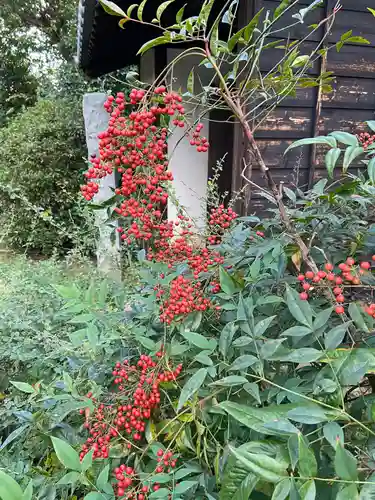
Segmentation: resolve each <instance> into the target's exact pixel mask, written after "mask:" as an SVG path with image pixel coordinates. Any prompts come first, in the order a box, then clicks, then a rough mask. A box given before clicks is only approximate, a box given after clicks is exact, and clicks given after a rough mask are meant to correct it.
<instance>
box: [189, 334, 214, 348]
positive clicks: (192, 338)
mask: <svg viewBox="0 0 375 500" xmlns="http://www.w3.org/2000/svg"><path fill="white" fill-rule="evenodd" d="M181 335H182V336H183V337H184V338H185V339H186V340H187V341H188V342H190V343H191V344H193V345H195V346H197V347H199V348H200V349H205V350H208V351H214V350H215V349H216V347H217V342H216V340H215V339H207V338H206V337H204V336H203V335H201V334H200V333H195V332H181Z"/></svg>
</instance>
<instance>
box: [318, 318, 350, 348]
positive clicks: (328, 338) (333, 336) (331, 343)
mask: <svg viewBox="0 0 375 500" xmlns="http://www.w3.org/2000/svg"><path fill="white" fill-rule="evenodd" d="M351 324H352V322H351V321H347V322H346V323H343V324H342V325H338V326H336V327H335V328H332V330H329V331H328V332H326V334H325V335H324V346H325V348H326V349H336V347H337V346H339V345H340V344H341V343H342V341H343V340H344V337H345V334H346V332H347V330H348V328H349V326H350V325H351Z"/></svg>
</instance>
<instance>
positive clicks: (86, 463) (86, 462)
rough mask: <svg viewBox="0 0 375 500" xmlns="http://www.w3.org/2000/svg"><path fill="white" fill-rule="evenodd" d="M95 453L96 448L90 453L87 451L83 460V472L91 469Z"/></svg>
mask: <svg viewBox="0 0 375 500" xmlns="http://www.w3.org/2000/svg"><path fill="white" fill-rule="evenodd" d="M93 454H94V450H90V451H89V452H88V453H86V455H85V457H84V459H83V460H82V462H81V467H82V472H86V471H87V470H89V469H90V467H92V457H93Z"/></svg>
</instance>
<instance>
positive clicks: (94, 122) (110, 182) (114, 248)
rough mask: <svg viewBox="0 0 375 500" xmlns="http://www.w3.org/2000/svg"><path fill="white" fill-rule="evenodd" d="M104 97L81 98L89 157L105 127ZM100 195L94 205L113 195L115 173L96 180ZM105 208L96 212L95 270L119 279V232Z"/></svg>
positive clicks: (97, 148)
mask: <svg viewBox="0 0 375 500" xmlns="http://www.w3.org/2000/svg"><path fill="white" fill-rule="evenodd" d="M106 99H107V96H106V95H105V94H103V93H102V92H93V93H89V94H85V95H84V96H83V116H84V120H85V130H86V143H87V149H88V154H89V156H91V155H93V154H98V152H99V141H98V134H99V133H100V132H103V131H104V130H105V129H106V128H107V126H108V113H107V112H106V111H105V109H104V107H103V105H104V103H105V101H106ZM98 183H99V186H100V188H99V192H98V193H97V194H96V195H95V197H94V199H93V202H94V203H96V204H101V203H103V202H105V201H106V200H108V199H109V198H111V197H112V196H113V189H114V188H115V185H116V184H115V174H114V173H113V174H112V175H107V176H106V177H104V178H103V179H100V180H99V181H98ZM107 220H108V214H107V209H103V210H96V211H95V223H96V225H97V227H98V231H99V236H98V242H97V263H98V268H99V270H100V271H102V272H103V273H105V274H109V275H112V276H113V277H117V278H119V277H120V251H119V250H120V245H119V237H118V233H117V232H116V231H115V228H114V227H111V226H109V225H108V223H107Z"/></svg>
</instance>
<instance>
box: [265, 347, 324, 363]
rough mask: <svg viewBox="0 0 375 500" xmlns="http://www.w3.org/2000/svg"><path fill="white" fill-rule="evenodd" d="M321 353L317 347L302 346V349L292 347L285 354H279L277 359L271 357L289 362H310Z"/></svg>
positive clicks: (316, 359)
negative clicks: (292, 348)
mask: <svg viewBox="0 0 375 500" xmlns="http://www.w3.org/2000/svg"><path fill="white" fill-rule="evenodd" d="M323 354H324V353H323V352H322V351H318V350H317V349H312V348H311V349H310V348H308V347H303V348H302V349H294V350H292V351H290V352H289V353H287V354H280V355H279V356H278V358H277V359H276V358H273V359H274V360H275V361H290V362H291V363H312V362H314V361H318V359H320V358H321V357H322V356H323Z"/></svg>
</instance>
